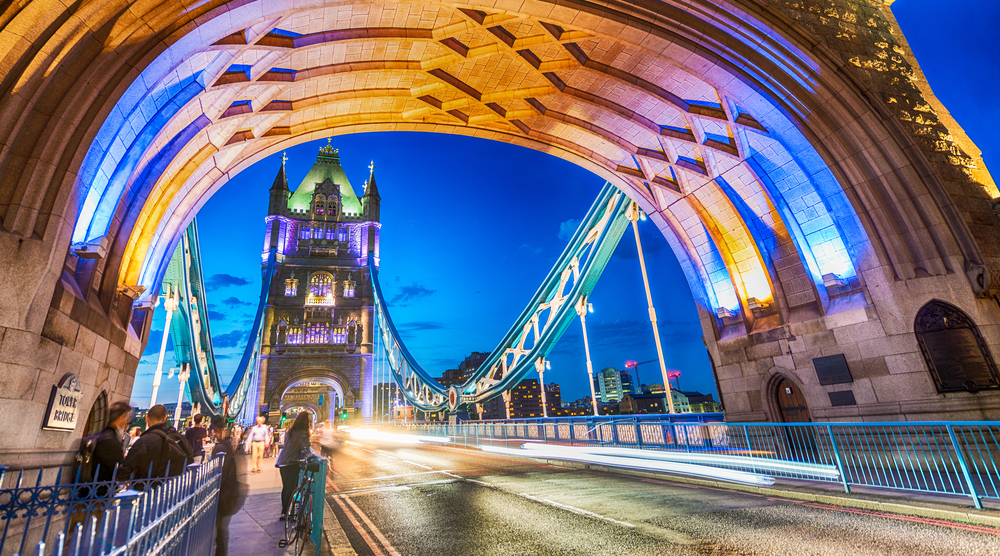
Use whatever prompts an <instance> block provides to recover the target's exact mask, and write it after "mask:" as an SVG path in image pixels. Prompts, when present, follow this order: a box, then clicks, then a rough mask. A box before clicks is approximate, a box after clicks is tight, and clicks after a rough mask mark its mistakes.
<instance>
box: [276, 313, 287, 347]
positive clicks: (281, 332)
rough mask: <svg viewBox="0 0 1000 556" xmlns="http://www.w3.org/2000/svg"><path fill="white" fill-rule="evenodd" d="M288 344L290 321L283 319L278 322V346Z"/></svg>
mask: <svg viewBox="0 0 1000 556" xmlns="http://www.w3.org/2000/svg"><path fill="white" fill-rule="evenodd" d="M286 343H288V321H286V320H285V319H281V320H280V321H278V339H277V344H278V345H282V344H286Z"/></svg>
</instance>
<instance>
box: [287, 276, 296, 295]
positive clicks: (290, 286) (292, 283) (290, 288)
mask: <svg viewBox="0 0 1000 556" xmlns="http://www.w3.org/2000/svg"><path fill="white" fill-rule="evenodd" d="M298 291H299V281H298V280H296V279H295V278H289V279H287V280H285V297H295V296H296V295H297V294H298Z"/></svg>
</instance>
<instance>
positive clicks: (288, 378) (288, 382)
mask: <svg viewBox="0 0 1000 556" xmlns="http://www.w3.org/2000/svg"><path fill="white" fill-rule="evenodd" d="M304 382H321V383H323V384H326V385H327V386H330V387H331V388H333V389H334V390H335V391H336V392H337V395H338V396H340V400H341V403H343V404H345V407H346V403H347V402H346V400H348V399H350V400H351V404H352V407H353V402H354V393H353V392H352V391H351V383H350V381H349V380H348V379H347V377H345V376H343V375H342V374H340V373H338V372H337V371H334V370H332V369H325V368H321V367H311V368H306V369H300V370H298V371H296V372H293V373H288V374H286V375H284V376H282V377H281V380H280V381H278V382H277V383H276V384H275V385H274V387H273V388H272V389H269V392H268V393H267V394H266V399H271V398H272V397H278V398H281V397H282V396H284V395H285V392H288V391H289V390H290V389H291V388H292V387H294V386H295V385H297V384H301V383H304Z"/></svg>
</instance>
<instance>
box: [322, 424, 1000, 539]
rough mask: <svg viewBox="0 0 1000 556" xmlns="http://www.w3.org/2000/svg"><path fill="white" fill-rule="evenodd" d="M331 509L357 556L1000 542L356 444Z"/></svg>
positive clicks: (769, 502) (817, 510)
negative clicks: (358, 555)
mask: <svg viewBox="0 0 1000 556" xmlns="http://www.w3.org/2000/svg"><path fill="white" fill-rule="evenodd" d="M333 467H334V469H335V471H336V475H335V476H334V479H333V480H332V481H328V488H327V492H328V501H329V503H330V507H331V508H332V509H333V511H334V514H335V515H336V517H337V519H338V521H339V522H340V524H341V527H343V529H344V531H345V533H346V534H347V536H348V538H349V539H350V541H351V544H352V546H353V547H354V550H355V551H356V552H357V553H358V554H360V555H366V556H367V555H372V556H382V555H385V556H395V555H400V556H463V555H475V556H510V555H529V554H530V555H544V556H554V555H564V554H565V555H582V554H609V555H610V554H615V555H618V554H622V555H629V556H644V555H667V554H669V555H677V556H684V555H697V556H722V555H726V556H730V555H738V556H751V555H754V556H755V555H767V556H771V555H785V554H787V555H789V556H803V555H809V554H816V555H833V554H845V555H850V556H867V555H888V554H891V555H910V554H913V555H925V554H926V555H933V554H942V555H945V554H948V555H952V554H962V555H965V556H968V555H979V554H981V555H984V556H986V555H990V556H995V555H997V554H1000V530H996V529H990V528H985V527H981V526H976V525H970V524H962V523H951V522H934V521H932V520H926V519H920V518H910V517H906V516H897V515H891V514H882V513H877V512H866V511H861V510H851V509H845V508H838V507H834V506H824V505H820V504H812V503H807V502H796V501H790V500H783V499H775V498H767V497H763V496H756V495H752V494H744V493H739V492H734V491H728V490H721V489H712V488H706V487H696V486H692V485H686V484H681V483H676V482H672V481H670V480H669V477H666V476H665V477H664V479H663V480H659V479H647V478H638V477H629V476H624V475H615V474H607V473H601V472H595V471H587V470H576V469H564V468H559V467H553V466H548V465H544V464H542V463H533V462H525V461H521V460H515V459H508V458H504V457H502V456H497V455H492V454H485V453H482V452H475V451H466V450H458V449H453V448H439V447H424V446H419V447H414V446H402V445H395V446H393V445H388V444H384V443H383V444H373V443H367V442H366V443H361V442H358V443H355V442H354V441H352V442H350V443H348V444H346V445H345V446H344V448H343V449H342V450H341V451H340V452H339V453H338V454H337V455H336V456H335V457H334V461H333Z"/></svg>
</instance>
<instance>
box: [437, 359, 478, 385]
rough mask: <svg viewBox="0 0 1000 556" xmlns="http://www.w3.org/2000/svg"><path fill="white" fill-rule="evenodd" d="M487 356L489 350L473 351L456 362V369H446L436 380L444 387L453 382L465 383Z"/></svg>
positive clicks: (453, 383)
mask: <svg viewBox="0 0 1000 556" xmlns="http://www.w3.org/2000/svg"><path fill="white" fill-rule="evenodd" d="M489 356H490V354H489V352H484V351H474V352H472V354H470V355H469V356H468V357H466V358H465V359H464V360H462V362H461V363H459V364H458V368H457V369H448V370H447V371H445V372H444V374H443V375H441V378H439V379H437V380H438V382H440V383H441V385H442V386H444V387H448V386H452V385H455V384H465V382H466V381H467V380H469V376H471V375H472V373H474V372H476V370H478V369H479V366H480V365H482V364H483V361H486V358H487V357H489Z"/></svg>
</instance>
